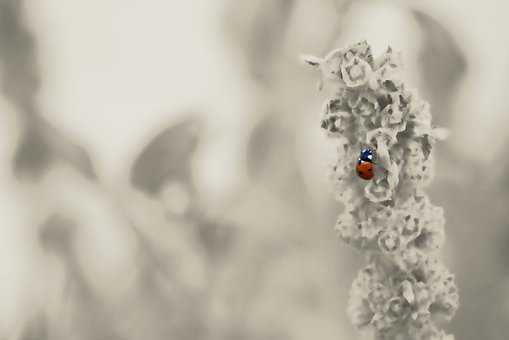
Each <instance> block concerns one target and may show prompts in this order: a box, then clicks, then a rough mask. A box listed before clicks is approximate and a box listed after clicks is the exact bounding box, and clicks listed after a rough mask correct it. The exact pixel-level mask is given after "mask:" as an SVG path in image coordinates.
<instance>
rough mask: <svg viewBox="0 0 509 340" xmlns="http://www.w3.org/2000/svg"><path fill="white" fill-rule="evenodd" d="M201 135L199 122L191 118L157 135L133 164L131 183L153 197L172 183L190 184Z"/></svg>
mask: <svg viewBox="0 0 509 340" xmlns="http://www.w3.org/2000/svg"><path fill="white" fill-rule="evenodd" d="M200 132H201V129H200V126H199V122H198V119H197V118H194V117H192V118H187V119H186V120H184V121H182V122H180V123H178V124H176V125H173V126H171V127H168V128H166V129H165V130H164V131H163V132H161V133H160V134H158V135H157V136H156V137H155V138H154V139H152V141H150V143H148V145H147V146H146V147H145V148H144V149H143V151H142V152H141V154H140V155H139V156H138V158H137V159H136V161H135V162H134V166H133V168H132V170H131V182H132V184H133V185H134V186H135V187H136V188H138V189H140V190H142V191H144V192H145V193H147V194H152V195H154V194H157V193H159V191H160V190H161V189H162V187H163V186H164V184H165V183H167V182H169V181H172V180H178V181H183V182H185V183H189V185H191V178H190V176H191V160H192V157H193V153H194V151H195V149H196V147H197V146H198V141H199V134H200Z"/></svg>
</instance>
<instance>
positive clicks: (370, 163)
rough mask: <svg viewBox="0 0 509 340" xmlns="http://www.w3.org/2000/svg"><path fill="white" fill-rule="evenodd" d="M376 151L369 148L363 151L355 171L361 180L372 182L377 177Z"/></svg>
mask: <svg viewBox="0 0 509 340" xmlns="http://www.w3.org/2000/svg"><path fill="white" fill-rule="evenodd" d="M374 160H375V151H374V149H372V148H370V147H367V148H363V149H362V150H361V153H360V155H359V159H358V160H357V166H356V167H355V170H356V171H357V174H358V175H359V177H360V178H362V179H365V180H370V179H372V178H373V176H374V175H375V164H374Z"/></svg>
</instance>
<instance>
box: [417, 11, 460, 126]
mask: <svg viewBox="0 0 509 340" xmlns="http://www.w3.org/2000/svg"><path fill="white" fill-rule="evenodd" d="M413 15H414V17H415V19H416V21H417V23H418V24H419V26H420V27H421V30H422V37H423V44H422V47H421V52H420V58H419V61H420V65H421V67H422V72H421V74H422V77H423V79H424V83H425V84H424V88H425V89H426V91H427V92H428V93H427V95H428V96H429V101H430V103H431V104H432V107H433V108H434V111H438V114H436V115H435V116H434V117H436V120H437V122H438V123H439V124H441V125H442V124H443V125H448V124H447V123H449V122H450V117H451V114H452V110H450V105H451V101H453V100H454V94H455V90H456V88H457V86H458V84H459V83H460V81H461V79H462V77H463V76H464V74H465V72H466V69H467V62H466V59H465V56H464V55H463V52H462V51H461V49H460V47H459V45H458V43H457V42H456V41H455V39H454V37H453V36H452V34H451V33H450V32H449V31H447V29H446V28H445V27H444V26H443V25H442V24H441V23H440V22H438V21H437V20H435V19H434V18H433V17H431V16H430V15H428V14H426V13H424V12H420V11H416V10H414V11H413Z"/></svg>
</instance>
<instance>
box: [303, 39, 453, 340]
mask: <svg viewBox="0 0 509 340" xmlns="http://www.w3.org/2000/svg"><path fill="white" fill-rule="evenodd" d="M305 60H306V61H307V62H308V63H309V64H310V65H312V66H314V67H315V68H317V69H319V70H320V71H321V75H322V81H327V82H328V83H329V84H330V85H331V86H332V88H333V95H332V96H331V98H329V99H328V100H326V102H325V104H324V106H323V110H322V116H321V127H322V129H324V130H325V131H326V133H327V136H328V137H330V138H332V139H333V140H334V141H335V142H336V143H337V160H336V162H335V164H333V166H332V171H331V178H332V180H333V183H334V186H335V191H336V193H337V196H338V199H339V200H341V201H342V202H343V203H344V205H345V210H344V212H343V213H342V214H341V215H340V216H339V218H338V221H337V224H336V229H337V231H338V233H339V236H340V238H341V239H343V240H344V241H345V242H346V243H348V244H350V245H352V246H354V247H356V248H358V249H360V250H362V251H364V252H365V253H366V254H367V255H368V258H369V264H368V266H367V267H366V268H365V269H363V270H362V271H361V272H360V274H359V276H358V278H357V279H356V280H355V282H354V284H353V287H352V291H351V298H350V306H349V314H350V316H351V319H352V322H353V323H354V324H355V325H356V326H358V327H372V328H373V329H374V330H375V334H376V335H377V337H378V338H379V339H393V338H396V337H397V336H403V337H406V338H412V339H422V340H424V339H427V340H439V339H440V340H441V339H446V338H451V337H452V336H447V335H446V334H445V333H444V332H443V331H442V330H441V329H440V328H439V324H440V321H444V320H445V321H447V320H450V319H451V318H452V317H453V315H454V313H455V311H456V309H457V307H458V294H457V289H456V286H455V284H454V279H453V276H452V275H451V274H450V273H449V272H448V271H447V270H446V269H445V268H444V267H443V266H442V265H441V264H440V263H439V262H438V261H437V259H436V257H435V256H436V254H435V253H436V250H437V249H439V248H440V247H441V246H442V244H443V243H444V239H445V234H444V223H445V221H444V216H443V210H442V209H441V208H439V207H436V206H434V205H433V204H432V203H431V202H430V200H429V198H428V197H427V195H426V194H425V192H424V191H423V188H424V187H425V186H426V185H427V184H428V183H429V182H430V180H431V179H432V177H433V159H432V157H431V156H432V155H431V152H432V148H433V145H434V143H435V142H436V141H437V140H439V139H442V138H443V131H442V130H441V129H438V128H435V127H433V126H432V125H431V113H430V110H429V105H428V104H427V103H426V102H425V101H423V100H421V99H420V98H419V97H418V96H417V94H416V92H415V91H412V90H410V89H408V88H407V87H406V85H405V83H404V82H403V80H402V79H401V78H400V76H399V70H400V68H401V67H400V66H401V61H400V58H399V56H398V55H397V54H396V53H394V52H393V51H392V50H391V49H390V48H389V49H388V50H387V51H386V52H385V53H384V54H383V55H382V56H380V57H379V58H374V57H373V55H372V52H371V47H370V46H369V45H368V43H367V42H366V41H361V42H359V43H357V44H355V45H352V46H349V47H347V48H344V49H337V50H334V51H332V52H331V53H329V54H328V55H327V56H326V57H325V58H323V59H320V58H316V57H309V58H306V59H305ZM366 145H367V146H371V147H373V148H374V149H375V150H376V161H375V164H376V168H375V169H376V171H375V176H374V178H373V179H372V180H370V181H369V182H366V181H364V180H361V179H359V178H358V177H357V175H356V172H355V162H356V161H357V157H358V153H359V150H360V149H361V148H362V147H364V146H366Z"/></svg>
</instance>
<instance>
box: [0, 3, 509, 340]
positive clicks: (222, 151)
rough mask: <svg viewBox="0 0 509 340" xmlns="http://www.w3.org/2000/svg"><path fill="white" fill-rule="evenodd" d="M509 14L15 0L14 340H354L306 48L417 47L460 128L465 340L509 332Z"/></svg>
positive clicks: (11, 77) (3, 196) (456, 232)
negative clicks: (304, 56)
mask: <svg viewBox="0 0 509 340" xmlns="http://www.w3.org/2000/svg"><path fill="white" fill-rule="evenodd" d="M508 10H509V5H505V3H504V2H503V1H495V0H485V1H471V0H469V1H461V0H449V1H442V0H434V1H425V0H415V1H413V0H412V1H342V0H323V1H305V0H250V1H247V0H246V1H237V0H214V1H212V0H193V1H173V0H171V1H167V0H150V1H141V0H122V1H120V0H100V1H99V0H93V1H84V0H81V1H79V0H66V1H62V0H25V1H18V0H0V78H1V82H0V83H1V85H2V93H1V94H0V141H1V143H0V229H1V233H0V301H1V303H0V337H2V338H4V339H20V340H46V339H47V340H53V339H57V340H58V339H62V340H63V339H65V340H67V339H83V340H85V339H86V340H88V339H93V340H95V339H97V340H99V339H125V340H131V339H154V340H157V339H190V340H194V339H217V340H223V339H232V340H233V339H246V340H247V339H249V340H251V339H253V340H254V339H274V340H275V339H278V340H279V339H298V340H300V339H306V340H307V339H320V340H329V339H331V340H332V339H358V338H360V337H359V336H358V334H357V333H356V331H355V330H354V329H352V327H351V326H350V324H349V322H348V319H347V316H346V313H345V309H346V303H347V298H348V290H349V286H350V283H351V281H352V280H353V278H354V276H355V273H356V271H357V270H358V269H359V268H360V267H361V265H362V263H363V259H362V258H361V255H360V254H359V253H358V252H356V251H354V250H353V249H350V248H349V247H348V246H346V245H344V244H342V243H341V242H340V241H339V240H338V239H336V237H335V234H334V231H333V225H334V222H335V218H336V215H337V214H338V212H340V211H341V205H340V204H338V203H335V202H334V201H333V197H332V193H331V189H330V187H331V186H330V184H329V183H328V182H327V178H326V165H327V160H328V157H329V156H330V155H328V153H330V150H329V149H328V147H327V144H326V143H325V141H324V138H323V135H322V134H321V131H320V129H319V124H318V120H319V110H320V108H321V102H322V101H323V100H324V98H325V93H320V92H318V91H316V82H317V80H318V75H317V74H315V73H313V72H312V71H311V70H308V69H306V67H305V66H303V65H302V64H301V63H300V62H299V55H300V54H302V53H310V54H316V55H324V54H325V53H326V52H328V51H329V50H331V49H333V48H336V47H341V46H344V45H346V44H349V43H351V42H355V41H356V40H358V39H368V41H369V42H370V43H371V44H372V45H373V47H374V49H375V52H377V53H380V52H382V51H383V50H384V49H385V48H386V46H387V45H388V44H390V45H391V46H393V48H395V49H397V50H400V51H402V52H403V54H404V60H405V76H406V77H407V79H408V82H409V83H410V84H411V85H413V86H414V87H416V88H418V89H419V92H420V93H421V96H422V97H424V98H427V99H428V100H429V101H430V103H431V106H432V111H433V114H434V120H435V123H436V124H438V125H441V126H444V127H447V128H449V129H450V130H451V135H450V138H449V139H448V140H447V141H445V142H442V143H441V144H440V145H438V146H437V149H436V159H437V161H436V178H435V181H434V182H433V185H432V186H431V187H430V188H429V192H430V194H431V197H432V200H433V202H434V203H435V204H438V205H441V206H443V207H444V209H445V214H446V218H447V234H448V239H447V244H446V247H445V248H444V251H443V258H444V261H445V262H446V263H447V265H448V266H449V268H450V269H451V271H452V272H454V273H456V276H457V283H458V286H459V289H460V293H461V307H460V309H459V311H458V314H457V316H456V318H455V319H454V320H453V322H452V323H451V325H450V327H449V331H451V332H453V333H454V334H456V337H457V339H460V340H465V339H506V338H507V334H509V326H508V324H509V280H508V279H509V259H508V257H509V250H508V246H509V230H508V227H509V223H508V222H507V221H508V218H509V213H508V209H507V206H508V203H509V200H508V198H509V180H508V179H507V175H508V174H509V162H508V161H507V159H506V157H507V152H506V151H505V147H506V145H507V144H509V133H508V123H509V118H508V117H509V114H508V113H509V104H508V100H507V94H506V92H507V79H508V77H509V41H508V40H509V38H508V36H507V34H506V32H507V31H508V29H509V21H508V20H507V13H508Z"/></svg>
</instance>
